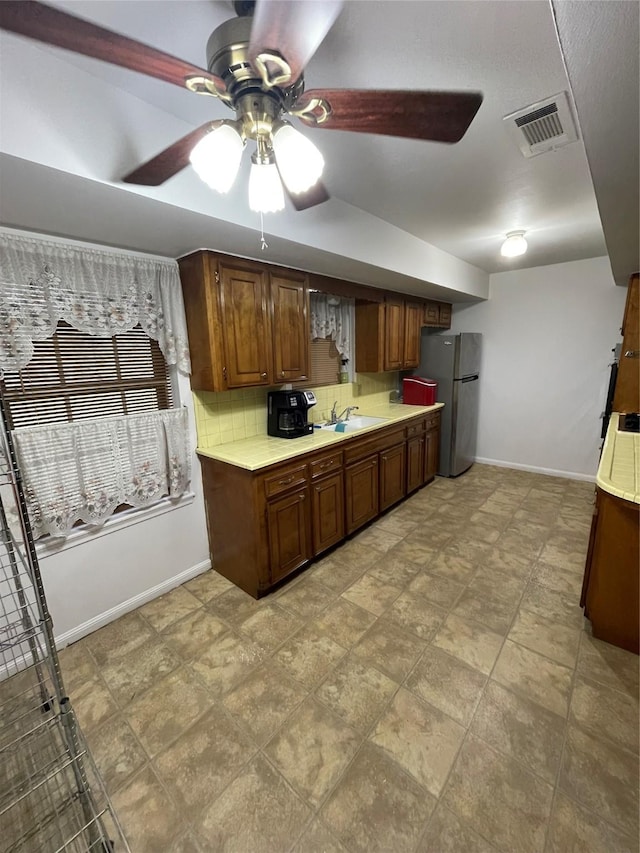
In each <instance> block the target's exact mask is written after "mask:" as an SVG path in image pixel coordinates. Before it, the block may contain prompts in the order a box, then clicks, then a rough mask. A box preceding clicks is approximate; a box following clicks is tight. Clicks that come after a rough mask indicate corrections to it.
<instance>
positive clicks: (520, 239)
mask: <svg viewBox="0 0 640 853" xmlns="http://www.w3.org/2000/svg"><path fill="white" fill-rule="evenodd" d="M525 233H526V232H525V231H509V232H508V233H507V239H506V240H505V241H504V243H503V244H502V247H501V249H500V254H501V255H502V257H503V258H517V257H518V256H519V255H524V253H525V252H526V251H527V248H528V243H527V241H526V240H525V239H524V235H525Z"/></svg>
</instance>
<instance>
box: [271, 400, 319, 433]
mask: <svg viewBox="0 0 640 853" xmlns="http://www.w3.org/2000/svg"><path fill="white" fill-rule="evenodd" d="M316 402H317V401H316V396H315V394H314V393H313V391H269V393H268V395H267V432H268V434H269V435H273V436H275V437H276V438H299V437H300V436H301V435H310V434H311V433H312V432H313V424H310V423H308V421H307V412H308V411H309V409H310V408H311V406H315V404H316Z"/></svg>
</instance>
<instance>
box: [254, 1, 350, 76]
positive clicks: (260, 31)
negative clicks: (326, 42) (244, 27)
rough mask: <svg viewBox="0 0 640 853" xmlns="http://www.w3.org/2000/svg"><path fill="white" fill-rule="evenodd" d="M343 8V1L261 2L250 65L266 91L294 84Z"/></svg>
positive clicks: (256, 12)
mask: <svg viewBox="0 0 640 853" xmlns="http://www.w3.org/2000/svg"><path fill="white" fill-rule="evenodd" d="M343 4H344V0H258V2H257V3H256V7H255V10H254V13H253V23H252V25H251V41H250V43H249V61H250V62H251V64H252V65H253V67H254V68H255V69H256V71H258V73H259V74H260V76H261V77H262V79H263V81H264V83H265V84H266V85H267V87H269V86H275V85H278V86H287V85H289V84H291V83H295V81H296V80H297V79H298V77H299V76H300V75H301V74H302V72H303V70H304V68H305V66H306V64H307V63H308V62H309V60H310V59H311V57H312V56H313V54H314V53H315V52H316V50H317V49H318V48H319V47H320V44H321V43H322V41H323V39H324V37H325V36H326V34H327V33H328V32H329V30H330V29H331V27H332V26H333V23H334V21H335V19H336V18H337V17H338V15H339V14H340V10H341V9H342V6H343ZM274 53H275V54H276V55H275V57H273V58H271V55H273V54H274ZM280 59H282V60H284V64H282V63H281V62H280Z"/></svg>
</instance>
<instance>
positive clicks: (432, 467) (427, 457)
mask: <svg viewBox="0 0 640 853" xmlns="http://www.w3.org/2000/svg"><path fill="white" fill-rule="evenodd" d="M439 454H440V426H439V421H438V426H436V427H431V428H430V429H427V431H426V432H425V434H424V479H423V482H424V483H430V482H431V480H433V478H434V477H435V476H436V474H437V473H438V457H439Z"/></svg>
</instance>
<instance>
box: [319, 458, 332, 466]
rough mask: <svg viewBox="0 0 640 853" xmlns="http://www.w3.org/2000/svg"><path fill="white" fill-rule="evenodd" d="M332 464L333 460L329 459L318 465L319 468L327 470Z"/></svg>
mask: <svg viewBox="0 0 640 853" xmlns="http://www.w3.org/2000/svg"><path fill="white" fill-rule="evenodd" d="M333 462H334V460H333V459H329V461H328V462H323V463H322V464H321V465H320V467H321V468H329V466H331V465H333Z"/></svg>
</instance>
